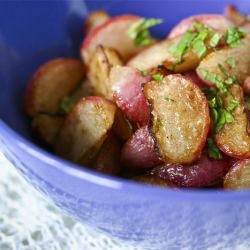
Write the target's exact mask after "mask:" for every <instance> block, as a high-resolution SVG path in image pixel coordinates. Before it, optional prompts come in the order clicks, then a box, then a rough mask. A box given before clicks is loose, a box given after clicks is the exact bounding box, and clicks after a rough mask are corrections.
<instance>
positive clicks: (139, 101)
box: [110, 66, 150, 127]
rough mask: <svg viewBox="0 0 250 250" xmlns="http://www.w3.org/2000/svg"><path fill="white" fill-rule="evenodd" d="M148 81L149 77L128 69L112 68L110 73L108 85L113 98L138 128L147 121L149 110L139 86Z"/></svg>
mask: <svg viewBox="0 0 250 250" xmlns="http://www.w3.org/2000/svg"><path fill="white" fill-rule="evenodd" d="M149 80H150V76H142V75H141V73H140V72H139V71H138V70H136V69H133V68H130V67H121V66H116V67H113V68H112V69H111V71H110V84H111V86H112V91H113V98H114V100H115V101H116V104H117V105H118V107H119V108H120V109H121V110H122V111H123V112H124V113H125V114H126V115H127V117H128V118H129V119H130V120H131V121H133V122H134V123H135V124H136V125H137V126H138V127H141V126H143V125H146V124H147V123H148V120H149V108H148V106H147V103H146V99H145V97H144V95H143V93H142V89H141V85H142V84H143V83H145V82H147V81H149Z"/></svg>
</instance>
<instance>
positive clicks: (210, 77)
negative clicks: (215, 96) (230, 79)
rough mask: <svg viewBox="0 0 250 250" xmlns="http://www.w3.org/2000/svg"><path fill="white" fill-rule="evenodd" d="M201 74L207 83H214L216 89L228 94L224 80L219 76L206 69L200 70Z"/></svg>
mask: <svg viewBox="0 0 250 250" xmlns="http://www.w3.org/2000/svg"><path fill="white" fill-rule="evenodd" d="M199 74H200V75H201V77H202V78H203V79H205V80H206V81H209V82H212V83H214V84H215V85H216V87H217V88H218V89H220V91H221V92H222V93H223V94H226V93H227V88H226V87H225V85H224V83H223V78H222V77H221V76H220V75H217V74H215V73H212V72H208V71H206V70H204V69H199Z"/></svg>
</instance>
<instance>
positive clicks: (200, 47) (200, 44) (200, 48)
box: [193, 40, 207, 58]
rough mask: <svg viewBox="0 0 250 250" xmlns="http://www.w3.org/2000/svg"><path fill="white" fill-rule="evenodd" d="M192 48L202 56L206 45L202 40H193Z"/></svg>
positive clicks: (204, 53) (205, 51) (205, 50)
mask: <svg viewBox="0 0 250 250" xmlns="http://www.w3.org/2000/svg"><path fill="white" fill-rule="evenodd" d="M193 49H194V52H195V53H196V54H197V56H198V57H199V58H201V57H203V56H204V55H206V53H207V47H206V45H205V43H204V41H202V40H197V41H196V42H194V44H193Z"/></svg>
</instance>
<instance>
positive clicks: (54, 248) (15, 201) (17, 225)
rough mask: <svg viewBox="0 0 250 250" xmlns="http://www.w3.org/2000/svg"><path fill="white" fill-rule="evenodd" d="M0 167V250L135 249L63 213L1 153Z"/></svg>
mask: <svg viewBox="0 0 250 250" xmlns="http://www.w3.org/2000/svg"><path fill="white" fill-rule="evenodd" d="M0 166H1V171H0V249H1V250H81V249H82V250H94V249H98V250H104V249H105V250H106V249H107V250H116V249H117V250H118V249H119V250H123V249H124V250H125V249H126V250H132V249H134V250H135V248H130V247H128V246H122V245H121V244H119V243H118V242H117V241H115V240H114V239H111V238H109V237H107V236H106V235H102V234H100V233H99V232H96V231H95V230H94V229H91V228H89V227H86V226H84V225H82V224H81V223H79V222H77V221H75V220H73V219H71V218H69V217H67V216H66V215H64V214H63V213H62V212H61V211H60V209H58V208H57V207H55V206H54V205H53V204H51V203H50V202H49V201H47V200H46V199H45V198H44V197H43V196H42V195H41V194H40V193H39V192H38V191H36V190H34V188H33V187H32V186H30V185H29V184H28V183H26V181H25V180H24V179H23V177H22V176H20V175H19V173H18V172H17V171H16V169H15V168H14V167H13V166H12V165H11V164H10V163H9V162H8V161H7V160H6V158H5V157H4V156H3V155H2V154H1V152H0ZM137 250H138V249H137Z"/></svg>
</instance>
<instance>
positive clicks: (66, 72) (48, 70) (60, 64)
mask: <svg viewBox="0 0 250 250" xmlns="http://www.w3.org/2000/svg"><path fill="white" fill-rule="evenodd" d="M83 76H84V67H83V64H82V62H81V61H80V60H76V59H70V58H58V59H54V60H51V61H49V62H47V63H45V64H44V65H42V66H41V67H40V68H39V69H38V70H37V71H36V72H35V74H34V75H33V77H32V79H31V81H30V83H29V85H28V87H27V89H26V93H25V110H26V112H27V113H28V114H29V115H31V116H35V115H36V114H37V113H41V112H45V113H56V112H58V111H59V109H60V103H61V101H62V99H63V97H65V96H67V95H69V94H70V93H71V92H72V91H73V90H74V89H75V88H76V87H77V85H78V84H79V83H80V81H81V80H82V78H83Z"/></svg>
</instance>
